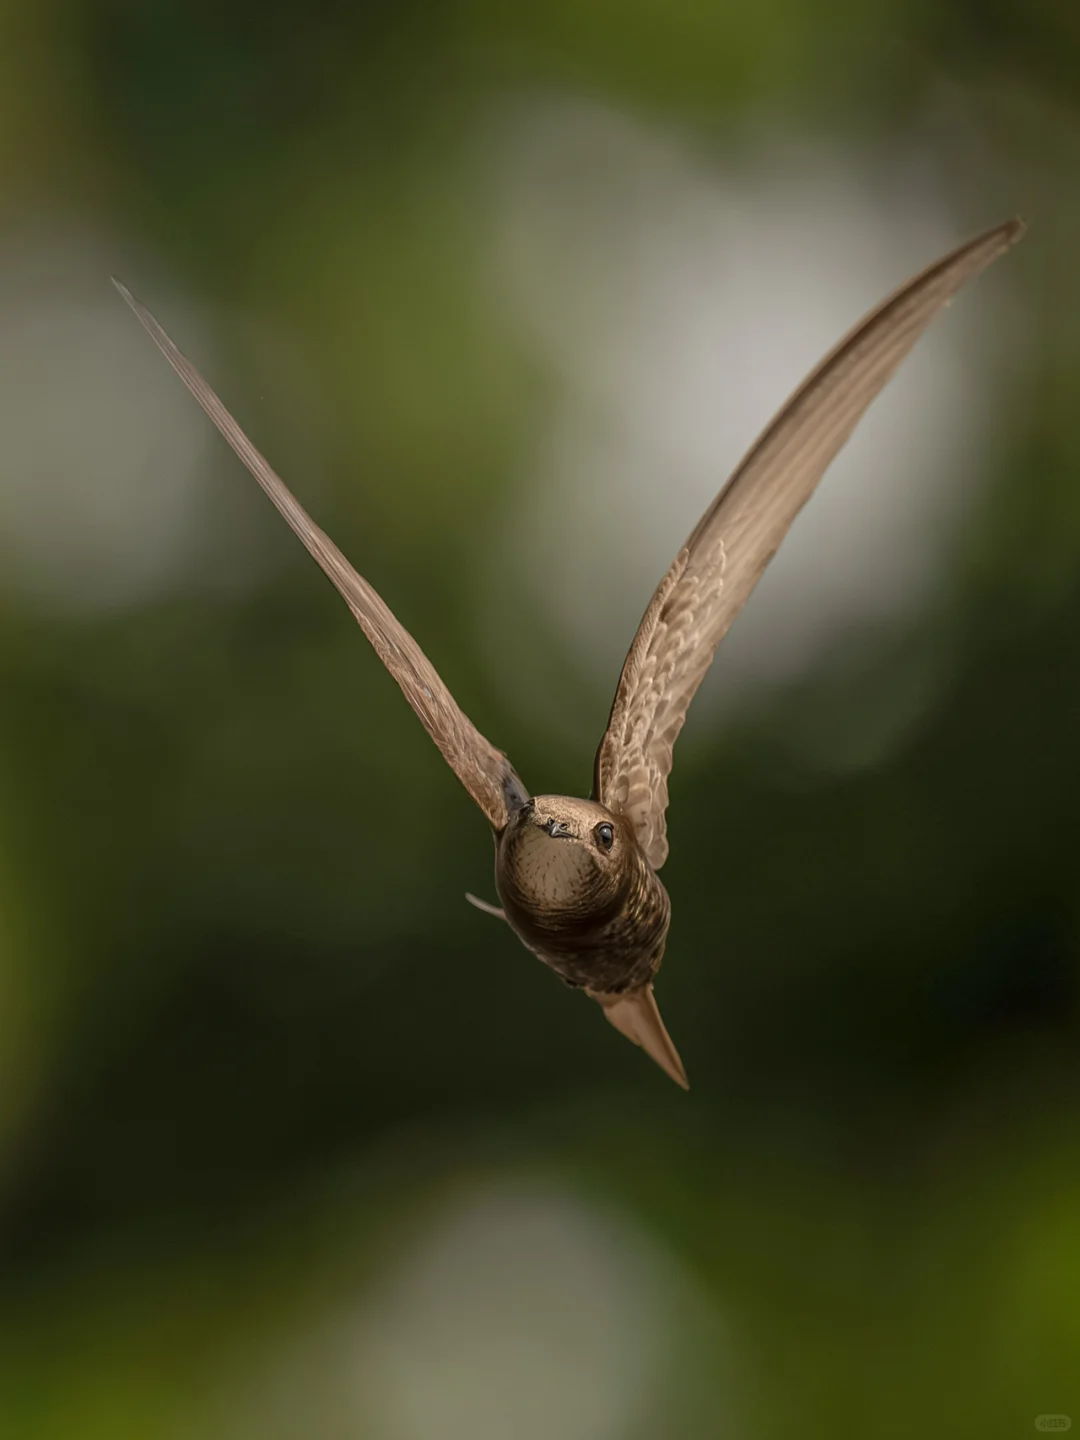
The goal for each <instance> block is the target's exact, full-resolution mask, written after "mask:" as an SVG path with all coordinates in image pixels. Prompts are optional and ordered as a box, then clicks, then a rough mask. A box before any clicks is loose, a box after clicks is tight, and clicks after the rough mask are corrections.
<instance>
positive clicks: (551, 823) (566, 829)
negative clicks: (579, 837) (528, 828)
mask: <svg viewBox="0 0 1080 1440" xmlns="http://www.w3.org/2000/svg"><path fill="white" fill-rule="evenodd" d="M540 829H541V830H546V831H547V833H548V834H549V835H550V836H552V837H553V838H554V839H556V840H563V839H565V838H566V837H567V836H568V835H571V834H572V833H573V832H572V831H571V829H570V826H569V825H564V824H563V822H562V821H561V820H543V821H541V822H540Z"/></svg>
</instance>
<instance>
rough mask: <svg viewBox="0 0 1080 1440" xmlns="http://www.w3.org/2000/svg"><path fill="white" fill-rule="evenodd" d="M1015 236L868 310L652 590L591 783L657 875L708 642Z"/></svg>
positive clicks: (984, 246)
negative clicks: (867, 418)
mask: <svg viewBox="0 0 1080 1440" xmlns="http://www.w3.org/2000/svg"><path fill="white" fill-rule="evenodd" d="M1023 233H1024V226H1023V224H1022V223H1021V222H1020V221H1019V220H1014V221H1012V222H1010V223H1009V224H1007V225H1000V226H998V227H997V228H996V229H994V230H990V231H987V233H986V234H985V235H980V236H979V237H978V238H977V239H975V240H971V241H969V242H968V243H967V244H966V245H961V246H960V247H959V249H957V250H954V251H952V252H951V254H949V255H946V256H945V257H944V258H943V259H941V260H938V261H937V262H936V263H935V264H933V265H931V266H930V267H929V269H927V270H924V271H923V272H922V273H921V274H920V275H916V276H915V278H914V279H913V280H909V281H908V282H907V284H906V285H902V286H901V287H900V289H899V290H897V291H896V292H895V293H894V294H893V295H891V296H890V297H889V298H888V299H887V300H884V301H883V302H882V303H881V304H880V305H879V306H878V307H877V309H876V310H873V311H871V313H870V314H869V315H868V316H867V317H866V318H865V319H864V320H863V321H862V322H861V323H860V324H859V325H857V326H856V327H855V329H854V330H852V331H851V332H850V334H848V335H847V336H846V337H845V338H844V339H843V340H841V342H840V344H839V345H838V346H837V347H836V349H835V350H833V351H832V352H831V353H830V354H829V355H827V356H826V357H825V359H824V360H823V361H822V362H821V364H820V365H819V366H818V367H817V369H816V370H814V371H813V372H812V374H811V375H810V376H809V377H808V378H807V379H806V380H805V381H804V382H803V384H802V385H800V387H799V388H798V390H796V392H795V394H794V395H793V396H792V397H791V399H790V400H789V401H788V402H787V404H786V405H785V406H784V408H783V409H782V410H781V411H780V413H779V414H778V415H777V416H776V417H775V418H774V419H773V420H772V421H771V423H770V424H769V425H768V427H767V428H766V430H765V431H764V433H763V434H762V435H761V436H760V437H759V438H758V440H757V441H756V442H755V444H754V445H753V446H752V448H751V449H750V451H749V453H748V454H747V455H746V456H745V457H744V459H743V460H742V462H741V463H740V465H739V466H738V468H737V469H736V470H735V473H734V474H733V475H732V476H731V478H730V479H729V480H728V482H727V483H726V485H725V486H724V488H723V489H722V490H721V491H720V493H719V494H718V495H717V497H716V499H715V500H714V501H713V503H712V504H711V505H710V506H709V508H708V510H706V512H705V514H704V515H703V516H702V517H701V519H700V521H699V522H698V524H697V526H696V528H695V529H694V532H693V534H692V535H691V536H690V538H689V540H687V542H686V545H685V546H684V547H683V549H682V550H681V551H680V552H679V554H678V555H677V556H676V558H675V563H674V564H673V565H672V567H671V569H670V570H669V571H668V573H667V575H665V576H664V579H663V580H662V581H661V582H660V586H659V588H658V589H657V591H656V594H655V595H654V596H653V598H652V601H651V603H650V605H649V608H648V610H646V612H645V616H644V618H643V619H642V622H641V624H640V626H639V627H638V632H637V635H636V636H635V637H634V643H633V644H632V645H631V647H630V653H629V654H628V655H627V657H626V661H625V663H624V665H623V670H622V675H621V676H620V678H619V686H618V689H617V691H616V693H615V701H614V704H613V705H612V708H611V717H610V719H609V721H608V728H607V731H606V733H605V735H604V738H603V740H601V742H600V748H599V750H598V751H597V755H596V766H595V775H594V783H593V797H594V799H597V800H599V801H601V802H602V803H603V804H604V805H607V806H608V808H609V809H611V810H617V811H621V812H623V813H624V814H627V815H629V816H630V817H631V819H632V820H633V822H634V825H635V828H636V830H637V835H638V840H639V841H640V843H641V847H642V849H643V850H644V851H645V854H646V855H647V856H648V858H649V860H650V862H651V863H652V865H653V866H654V867H655V868H656V869H659V868H660V866H661V865H662V864H663V863H664V861H665V860H666V858H667V853H668V842H667V834H666V829H667V826H666V810H667V803H668V790H667V777H668V775H669V774H670V772H671V763H672V748H673V746H674V744H675V741H676V739H677V737H678V734H679V731H680V730H681V729H682V726H683V721H684V720H685V719H686V711H687V708H688V706H689V704H690V701H691V700H692V699H693V697H694V694H695V692H696V690H697V688H698V686H699V685H700V684H701V681H702V680H703V679H704V676H705V672H706V670H708V668H709V665H710V664H711V663H712V658H713V655H714V654H715V653H716V647H717V646H718V645H719V644H720V641H721V640H722V639H723V638H724V636H725V634H726V633H727V630H728V627H729V626H730V625H731V623H732V621H733V620H734V619H735V617H736V616H737V615H738V613H739V611H740V610H741V609H742V607H743V606H744V605H745V604H746V601H747V600H748V598H749V596H750V592H751V591H752V590H753V588H754V586H755V585H756V584H757V582H758V580H759V579H760V578H761V574H762V571H763V570H764V569H765V567H766V565H768V563H769V561H770V560H771V559H772V557H773V555H774V554H775V553H776V550H777V548H778V546H779V545H780V542H781V541H782V540H783V538H784V536H785V535H786V534H787V532H788V529H789V527H790V525H791V522H792V521H793V520H794V519H795V516H796V515H797V514H798V513H799V511H800V510H801V509H802V507H803V506H804V505H805V504H806V502H807V500H809V498H810V496H811V495H812V494H813V492H814V489H815V487H816V485H817V483H818V481H819V480H820V479H821V477H822V475H824V473H825V471H826V469H827V468H828V466H829V464H830V463H831V462H832V460H833V458H834V457H835V456H836V454H837V453H838V451H839V450H840V449H841V447H842V446H843V445H844V443H845V442H846V441H847V439H848V437H849V436H850V435H851V432H852V431H853V430H854V429H855V426H856V425H857V424H858V422H859V420H860V419H861V418H862V416H863V414H864V412H865V411H866V409H867V407H868V406H869V404H870V402H871V401H872V400H873V399H874V397H875V396H876V395H877V394H878V393H879V392H880V391H881V389H882V388H883V387H884V386H885V384H886V383H887V381H888V380H889V379H890V377H891V376H892V374H893V372H894V371H895V370H896V368H897V366H898V365H899V364H900V362H901V361H902V360H903V359H904V357H905V356H906V355H907V353H908V352H909V351H910V350H911V348H912V346H913V345H914V344H915V342H916V340H918V338H919V336H920V335H921V334H922V332H923V331H924V330H925V329H926V327H927V326H928V325H929V324H930V321H931V320H932V319H933V318H934V316H935V315H936V314H937V313H938V311H939V310H940V309H942V307H943V306H945V305H947V304H948V303H949V301H950V300H951V299H952V298H953V296H954V295H955V294H956V292H957V291H958V290H959V289H960V287H961V286H962V285H964V284H965V283H966V282H967V281H968V280H970V279H972V277H973V276H975V275H978V273H979V272H980V271H981V270H984V269H985V268H986V266H987V265H989V264H990V263H991V261H993V260H996V259H997V257H998V256H999V255H1001V254H1003V253H1004V252H1005V251H1006V250H1007V249H1008V248H1009V246H1010V245H1013V244H1015V242H1016V241H1017V240H1019V238H1020V236H1021V235H1022V234H1023Z"/></svg>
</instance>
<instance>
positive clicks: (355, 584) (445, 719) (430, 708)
mask: <svg viewBox="0 0 1080 1440" xmlns="http://www.w3.org/2000/svg"><path fill="white" fill-rule="evenodd" d="M113 283H114V284H115V286H116V288H117V289H118V290H119V291H120V294H121V295H122V296H123V297H124V299H125V300H126V301H127V303H128V304H129V305H130V306H131V308H132V310H133V311H134V312H135V314H136V316H137V317H138V319H139V320H140V321H141V323H142V325H143V326H144V327H145V329H146V330H147V331H148V333H149V334H150V337H151V338H152V339H153V341H154V342H155V344H156V345H157V347H158V349H159V350H160V351H161V353H162V354H163V355H164V356H165V358H166V360H168V362H169V364H170V365H171V366H172V368H173V369H174V370H175V371H176V373H177V374H178V375H179V376H180V379H181V380H182V381H183V382H184V384H185V385H186V386H187V388H188V389H189V390H190V391H191V393H192V395H193V396H194V397H195V399H196V400H197V401H198V402H199V404H200V405H201V406H202V408H203V410H205V411H206V413H207V415H208V416H209V417H210V419H211V420H212V421H213V422H214V424H215V425H216V426H217V428H218V430H220V432H221V434H222V435H223V436H224V437H225V439H226V440H227V441H228V442H229V444H230V445H231V446H232V448H233V450H235V452H236V454H237V455H238V456H239V457H240V459H241V460H242V461H243V462H244V464H245V465H246V466H247V468H248V469H249V470H250V471H251V473H252V475H253V476H254V477H255V479H256V480H257V481H258V482H259V484H260V485H261V486H262V488H263V490H265V491H266V494H267V495H268V496H269V497H270V499H271V501H272V502H273V503H274V505H275V506H276V507H277V509H278V510H279V511H280V512H281V514H282V516H283V517H284V518H285V520H286V521H287V522H288V524H289V525H290V526H291V528H292V530H293V531H294V533H295V534H296V535H297V536H298V538H299V539H300V541H301V542H302V543H303V545H304V546H305V548H306V549H307V551H308V552H309V554H311V555H312V556H313V557H314V559H315V560H316V561H317V562H318V563H319V565H320V566H321V567H322V569H323V571H324V573H325V574H326V575H327V576H328V578H329V579H330V580H331V581H332V583H333V584H334V586H335V587H336V589H337V590H338V592H339V593H340V595H341V597H342V599H343V600H344V601H345V603H346V605H348V607H349V609H350V610H351V611H352V613H353V616H354V617H355V619H356V621H357V623H358V624H359V626H360V628H361V630H363V632H364V634H365V635H366V636H367V638H368V639H369V640H370V642H371V645H372V648H373V649H374V651H375V653H376V655H378V657H379V659H380V660H381V661H382V663H383V664H384V665H385V666H386V668H387V670H389V672H390V674H391V675H392V676H393V677H394V679H395V680H396V681H397V683H398V685H400V687H401V692H402V694H403V695H404V696H405V699H406V700H407V701H408V702H409V704H410V705H411V706H412V708H413V710H414V711H415V712H416V714H417V715H418V716H419V718H420V721H421V723H422V724H423V726H424V728H425V729H426V730H427V732H428V734H429V735H430V736H431V738H432V740H434V741H435V744H436V745H437V746H438V747H439V749H440V751H441V752H442V754H443V757H444V758H445V760H446V762H447V764H448V765H449V766H450V768H451V769H452V770H453V771H454V773H455V774H456V775H457V777H458V779H459V780H460V781H461V783H462V784H463V785H464V786H465V788H466V790H468V792H469V794H470V795H471V796H472V798H473V799H474V800H475V801H476V803H477V805H479V807H480V809H481V810H482V811H483V812H484V814H485V815H486V816H487V818H488V820H489V822H490V823H491V825H492V826H493V827H494V829H495V830H501V829H502V828H503V826H504V825H505V824H506V822H507V819H508V814H509V807H510V806H516V805H519V804H521V803H523V801H524V800H526V799H527V798H528V793H527V791H526V790H525V787H524V786H523V785H522V784H521V781H520V780H519V779H518V778H517V775H516V774H515V773H514V770H513V767H512V766H511V765H510V762H509V761H508V760H507V758H506V756H505V755H504V754H503V753H502V751H501V750H497V749H496V748H495V746H494V745H492V744H491V743H490V742H489V741H488V740H486V739H485V738H484V736H483V735H481V734H480V732H479V730H477V728H476V726H475V725H473V723H472V721H471V720H470V719H469V718H468V716H467V715H465V714H464V712H463V711H462V710H461V709H460V707H459V706H458V704H457V702H456V701H455V700H454V697H453V696H452V695H451V694H450V691H449V690H448V689H447V688H446V685H445V684H444V683H443V681H442V680H441V679H440V677H439V674H438V672H437V671H436V669H435V667H434V665H432V663H431V661H430V660H429V659H428V658H427V656H426V655H425V654H424V652H423V651H422V650H421V649H420V646H419V645H417V643H416V641H415V640H414V639H413V637H412V636H411V635H410V634H409V632H408V631H407V630H406V629H405V627H404V625H402V624H401V622H400V621H399V620H398V619H397V617H396V616H395V615H394V614H393V612H392V611H391V609H390V607H389V606H388V605H387V604H386V602H385V601H384V600H383V599H382V597H381V596H380V595H379V594H378V592H377V591H376V590H375V589H374V588H373V587H372V586H371V585H369V584H368V582H367V581H366V580H365V579H364V577H363V576H362V575H360V574H358V573H357V571H356V570H354V569H353V567H352V566H351V565H350V564H349V562H348V560H346V558H345V556H344V555H343V554H342V553H341V551H340V550H339V549H338V548H337V546H336V545H335V544H334V542H333V541H332V540H331V539H330V538H329V537H328V536H327V535H325V534H324V533H323V531H322V530H320V529H319V527H318V526H317V525H316V524H315V523H314V521H313V520H312V519H311V517H310V516H309V515H308V514H307V512H306V511H305V510H304V509H303V507H302V506H301V505H300V504H299V503H298V501H297V500H296V499H295V497H294V496H293V495H292V494H291V492H290V491H289V489H288V488H287V487H286V485H285V482H284V481H283V480H282V479H281V477H280V476H279V475H278V474H277V473H276V472H275V471H274V470H273V469H272V468H271V466H270V464H269V462H268V461H267V460H266V459H265V457H264V456H263V455H261V454H260V452H259V451H258V450H257V449H256V448H255V446H254V445H253V444H252V443H251V441H250V440H249V439H248V437H247V436H246V435H245V434H244V432H243V430H241V428H240V426H239V425H238V424H237V422H236V421H235V420H234V419H233V417H232V416H231V415H230V414H229V412H228V410H226V408H225V406H224V405H223V404H222V403H221V401H220V400H219V399H218V397H217V395H216V394H215V393H214V391H213V390H212V389H211V388H210V386H209V385H208V384H207V383H206V381H205V380H204V379H203V378H202V376H201V375H200V374H199V372H198V371H197V370H196V369H195V367H194V366H193V365H192V364H191V362H190V361H189V360H188V359H187V358H186V356H184V355H183V354H182V353H181V351H180V350H179V349H178V348H177V347H176V345H174V344H173V342H172V340H170V339H169V336H168V335H167V334H166V333H165V331H164V330H163V329H162V328H161V326H160V325H159V324H158V322H157V321H156V320H155V319H154V317H153V316H152V315H151V314H150V312H149V310H147V309H146V307H145V306H144V305H142V304H140V302H139V301H138V300H136V299H135V297H134V295H132V294H131V292H130V290H128V289H127V288H126V287H125V286H124V285H122V284H121V283H120V281H119V280H114V281H113Z"/></svg>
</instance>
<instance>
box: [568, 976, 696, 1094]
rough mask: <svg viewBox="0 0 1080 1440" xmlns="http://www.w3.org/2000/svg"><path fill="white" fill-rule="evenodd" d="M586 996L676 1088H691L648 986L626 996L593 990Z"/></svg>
mask: <svg viewBox="0 0 1080 1440" xmlns="http://www.w3.org/2000/svg"><path fill="white" fill-rule="evenodd" d="M588 993H589V994H590V995H591V996H592V998H593V999H594V1000H596V1001H598V1002H599V1004H600V1006H601V1008H602V1009H603V1012H604V1014H605V1015H606V1016H607V1018H608V1020H609V1021H610V1022H611V1024H612V1025H614V1026H615V1029H616V1030H618V1031H619V1033H620V1034H621V1035H625V1036H626V1038H627V1039H628V1040H632V1041H633V1043H634V1044H635V1045H640V1046H641V1048H642V1049H643V1050H644V1051H645V1053H646V1055H648V1056H649V1058H650V1060H654V1061H655V1062H656V1064H657V1065H659V1066H660V1069H661V1070H663V1072H664V1073H665V1075H669V1076H670V1077H671V1079H672V1080H674V1081H675V1084H676V1085H679V1086H681V1087H682V1089H683V1090H689V1089H690V1082H689V1080H687V1078H686V1070H685V1068H684V1066H683V1063H682V1060H681V1059H680V1058H679V1052H678V1051H677V1050H676V1049H675V1045H674V1042H673V1041H672V1038H671V1036H670V1035H669V1034H668V1032H667V1027H666V1025H665V1024H664V1022H663V1020H662V1019H661V1018H660V1007H659V1006H658V1005H657V1003H656V997H655V995H654V994H653V987H652V986H651V985H644V986H643V987H642V988H641V989H640V990H633V991H631V992H630V993H629V994H627V995H607V994H603V993H601V992H599V991H596V990H590V991H589V992H588Z"/></svg>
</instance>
